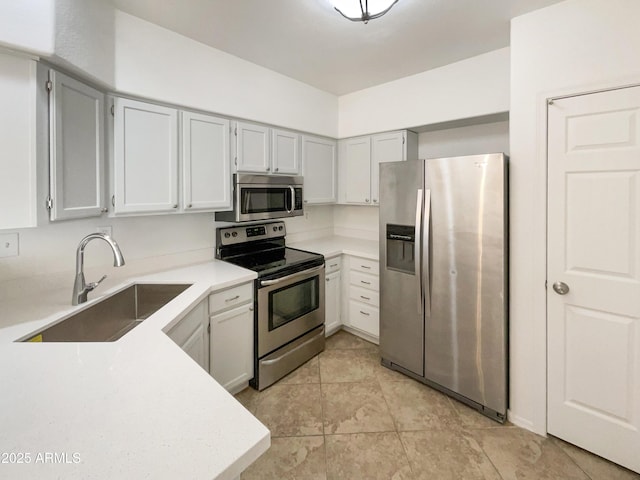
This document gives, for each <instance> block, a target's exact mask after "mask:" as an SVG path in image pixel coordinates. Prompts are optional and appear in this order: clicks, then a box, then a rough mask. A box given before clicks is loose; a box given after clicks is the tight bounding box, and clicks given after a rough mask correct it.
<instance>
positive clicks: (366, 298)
mask: <svg viewBox="0 0 640 480" xmlns="http://www.w3.org/2000/svg"><path fill="white" fill-rule="evenodd" d="M360 298H364V299H365V300H371V299H370V298H369V297H365V296H364V295H360Z"/></svg>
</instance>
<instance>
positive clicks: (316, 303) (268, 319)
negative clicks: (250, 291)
mask: <svg viewBox="0 0 640 480" xmlns="http://www.w3.org/2000/svg"><path fill="white" fill-rule="evenodd" d="M324 282H325V279H324V265H321V266H319V267H313V268H310V269H308V270H304V271H302V272H297V273H294V274H292V275H287V276H285V277H282V278H277V279H273V280H258V332H257V334H258V358H262V357H263V356H265V355H267V354H268V353H270V352H273V351H274V350H276V349H278V348H280V347H282V346H283V345H285V344H287V343H289V342H290V341H292V340H294V339H296V338H298V337H299V336H301V335H303V334H305V333H307V332H308V331H309V330H311V329H313V328H315V327H318V326H320V325H323V324H324V312H325V310H324V288H325V287H324Z"/></svg>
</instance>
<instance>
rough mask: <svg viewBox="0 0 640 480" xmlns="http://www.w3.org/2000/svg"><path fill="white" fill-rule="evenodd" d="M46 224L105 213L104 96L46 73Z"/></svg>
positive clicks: (70, 80)
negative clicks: (47, 103) (47, 93)
mask: <svg viewBox="0 0 640 480" xmlns="http://www.w3.org/2000/svg"><path fill="white" fill-rule="evenodd" d="M48 85H49V141H50V149H49V196H50V200H51V201H50V202H49V206H50V207H51V208H50V219H51V220H52V221H55V220H66V219H70V218H83V217H97V216H100V215H102V213H103V211H106V209H105V210H103V209H104V201H105V192H104V183H105V181H104V94H103V93H102V92H99V91H98V90H96V89H94V88H91V87H89V86H88V85H85V84H84V83H81V82H78V81H77V80H74V79H73V78H70V77H68V76H66V75H64V74H62V73H60V72H56V71H54V70H49V84H48Z"/></svg>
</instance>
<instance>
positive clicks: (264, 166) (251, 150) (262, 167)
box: [236, 122, 271, 173]
mask: <svg viewBox="0 0 640 480" xmlns="http://www.w3.org/2000/svg"><path fill="white" fill-rule="evenodd" d="M236 155H237V157H236V165H237V167H236V170H237V171H238V172H250V173H251V172H253V173H269V172H270V171H271V162H270V151H269V128H267V127H263V126H261V125H254V124H252V123H244V122H238V123H237V124H236Z"/></svg>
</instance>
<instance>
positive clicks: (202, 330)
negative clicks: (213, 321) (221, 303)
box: [167, 301, 209, 372]
mask: <svg viewBox="0 0 640 480" xmlns="http://www.w3.org/2000/svg"><path fill="white" fill-rule="evenodd" d="M167 335H168V336H169V338H170V339H171V340H173V341H174V342H175V343H176V344H177V345H178V346H179V347H180V348H182V350H184V351H185V352H186V353H187V355H189V356H190V357H191V358H193V359H194V360H195V361H196V363H197V364H198V365H200V366H201V367H202V368H204V369H205V370H206V371H207V372H208V371H209V310H208V306H207V302H206V301H204V302H200V303H199V304H198V305H197V306H196V307H195V308H194V309H193V310H191V311H190V312H189V313H187V314H186V315H185V316H184V317H183V318H182V320H180V321H179V322H178V324H177V325H175V326H174V327H173V328H171V330H169V331H168V332H167Z"/></svg>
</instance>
